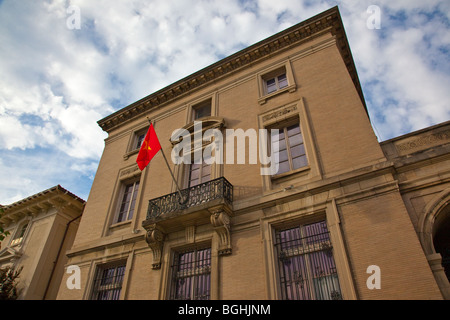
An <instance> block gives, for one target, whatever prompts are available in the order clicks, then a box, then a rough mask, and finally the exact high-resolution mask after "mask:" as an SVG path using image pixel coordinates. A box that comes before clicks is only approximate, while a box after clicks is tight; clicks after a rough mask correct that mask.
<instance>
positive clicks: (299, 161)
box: [292, 156, 308, 170]
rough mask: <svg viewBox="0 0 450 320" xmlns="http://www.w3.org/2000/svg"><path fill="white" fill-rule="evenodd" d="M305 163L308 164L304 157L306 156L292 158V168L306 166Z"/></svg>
mask: <svg viewBox="0 0 450 320" xmlns="http://www.w3.org/2000/svg"><path fill="white" fill-rule="evenodd" d="M307 165H308V160H307V159H306V156H302V157H298V158H294V159H292V166H293V169H294V170H295V169H299V168H303V167H306V166H307Z"/></svg>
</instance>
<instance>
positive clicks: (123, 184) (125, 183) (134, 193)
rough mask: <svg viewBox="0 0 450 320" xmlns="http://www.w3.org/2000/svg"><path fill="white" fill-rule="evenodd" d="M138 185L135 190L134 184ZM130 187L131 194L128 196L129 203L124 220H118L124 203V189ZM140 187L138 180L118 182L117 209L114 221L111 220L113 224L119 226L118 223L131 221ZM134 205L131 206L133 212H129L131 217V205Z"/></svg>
mask: <svg viewBox="0 0 450 320" xmlns="http://www.w3.org/2000/svg"><path fill="white" fill-rule="evenodd" d="M137 183H138V187H137V189H136V184H137ZM131 185H132V193H131V196H130V201H129V203H128V208H127V209H126V214H125V216H126V218H123V217H122V219H119V218H121V208H122V205H123V203H124V202H125V195H126V189H127V187H129V186H131ZM140 187H141V181H140V179H134V180H125V181H121V182H120V189H121V190H120V193H119V197H118V199H117V209H116V214H115V215H114V220H113V224H119V223H125V222H128V221H132V220H133V218H134V216H135V214H134V213H135V209H136V204H137V202H138V200H139V199H138V196H139V191H140V189H141V188H140ZM133 203H134V205H133V208H132V209H133V210H132V212H131V216H130V209H131V205H132V204H133Z"/></svg>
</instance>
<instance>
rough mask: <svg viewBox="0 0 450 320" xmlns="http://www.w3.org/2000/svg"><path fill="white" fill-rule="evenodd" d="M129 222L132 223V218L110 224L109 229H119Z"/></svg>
mask: <svg viewBox="0 0 450 320" xmlns="http://www.w3.org/2000/svg"><path fill="white" fill-rule="evenodd" d="M127 224H131V220H127V221H122V222H116V223H114V224H112V225H110V226H109V229H110V230H114V229H119V228H120V227H122V226H125V225H127Z"/></svg>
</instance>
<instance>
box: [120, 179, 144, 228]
mask: <svg viewBox="0 0 450 320" xmlns="http://www.w3.org/2000/svg"><path fill="white" fill-rule="evenodd" d="M138 191H139V181H135V182H133V183H129V184H126V185H125V186H124V190H123V196H122V197H121V201H120V207H119V212H118V214H117V218H116V221H115V223H119V222H123V221H127V220H131V219H132V218H133V213H134V207H135V205H136V198H137V195H138Z"/></svg>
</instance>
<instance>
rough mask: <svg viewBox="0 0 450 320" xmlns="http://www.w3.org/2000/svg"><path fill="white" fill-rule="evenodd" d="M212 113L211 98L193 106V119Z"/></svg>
mask: <svg viewBox="0 0 450 320" xmlns="http://www.w3.org/2000/svg"><path fill="white" fill-rule="evenodd" d="M210 115H211V99H209V100H207V101H204V102H201V103H199V104H197V105H195V106H193V107H192V120H193V121H194V120H198V119H200V118H203V117H209V116H210Z"/></svg>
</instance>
